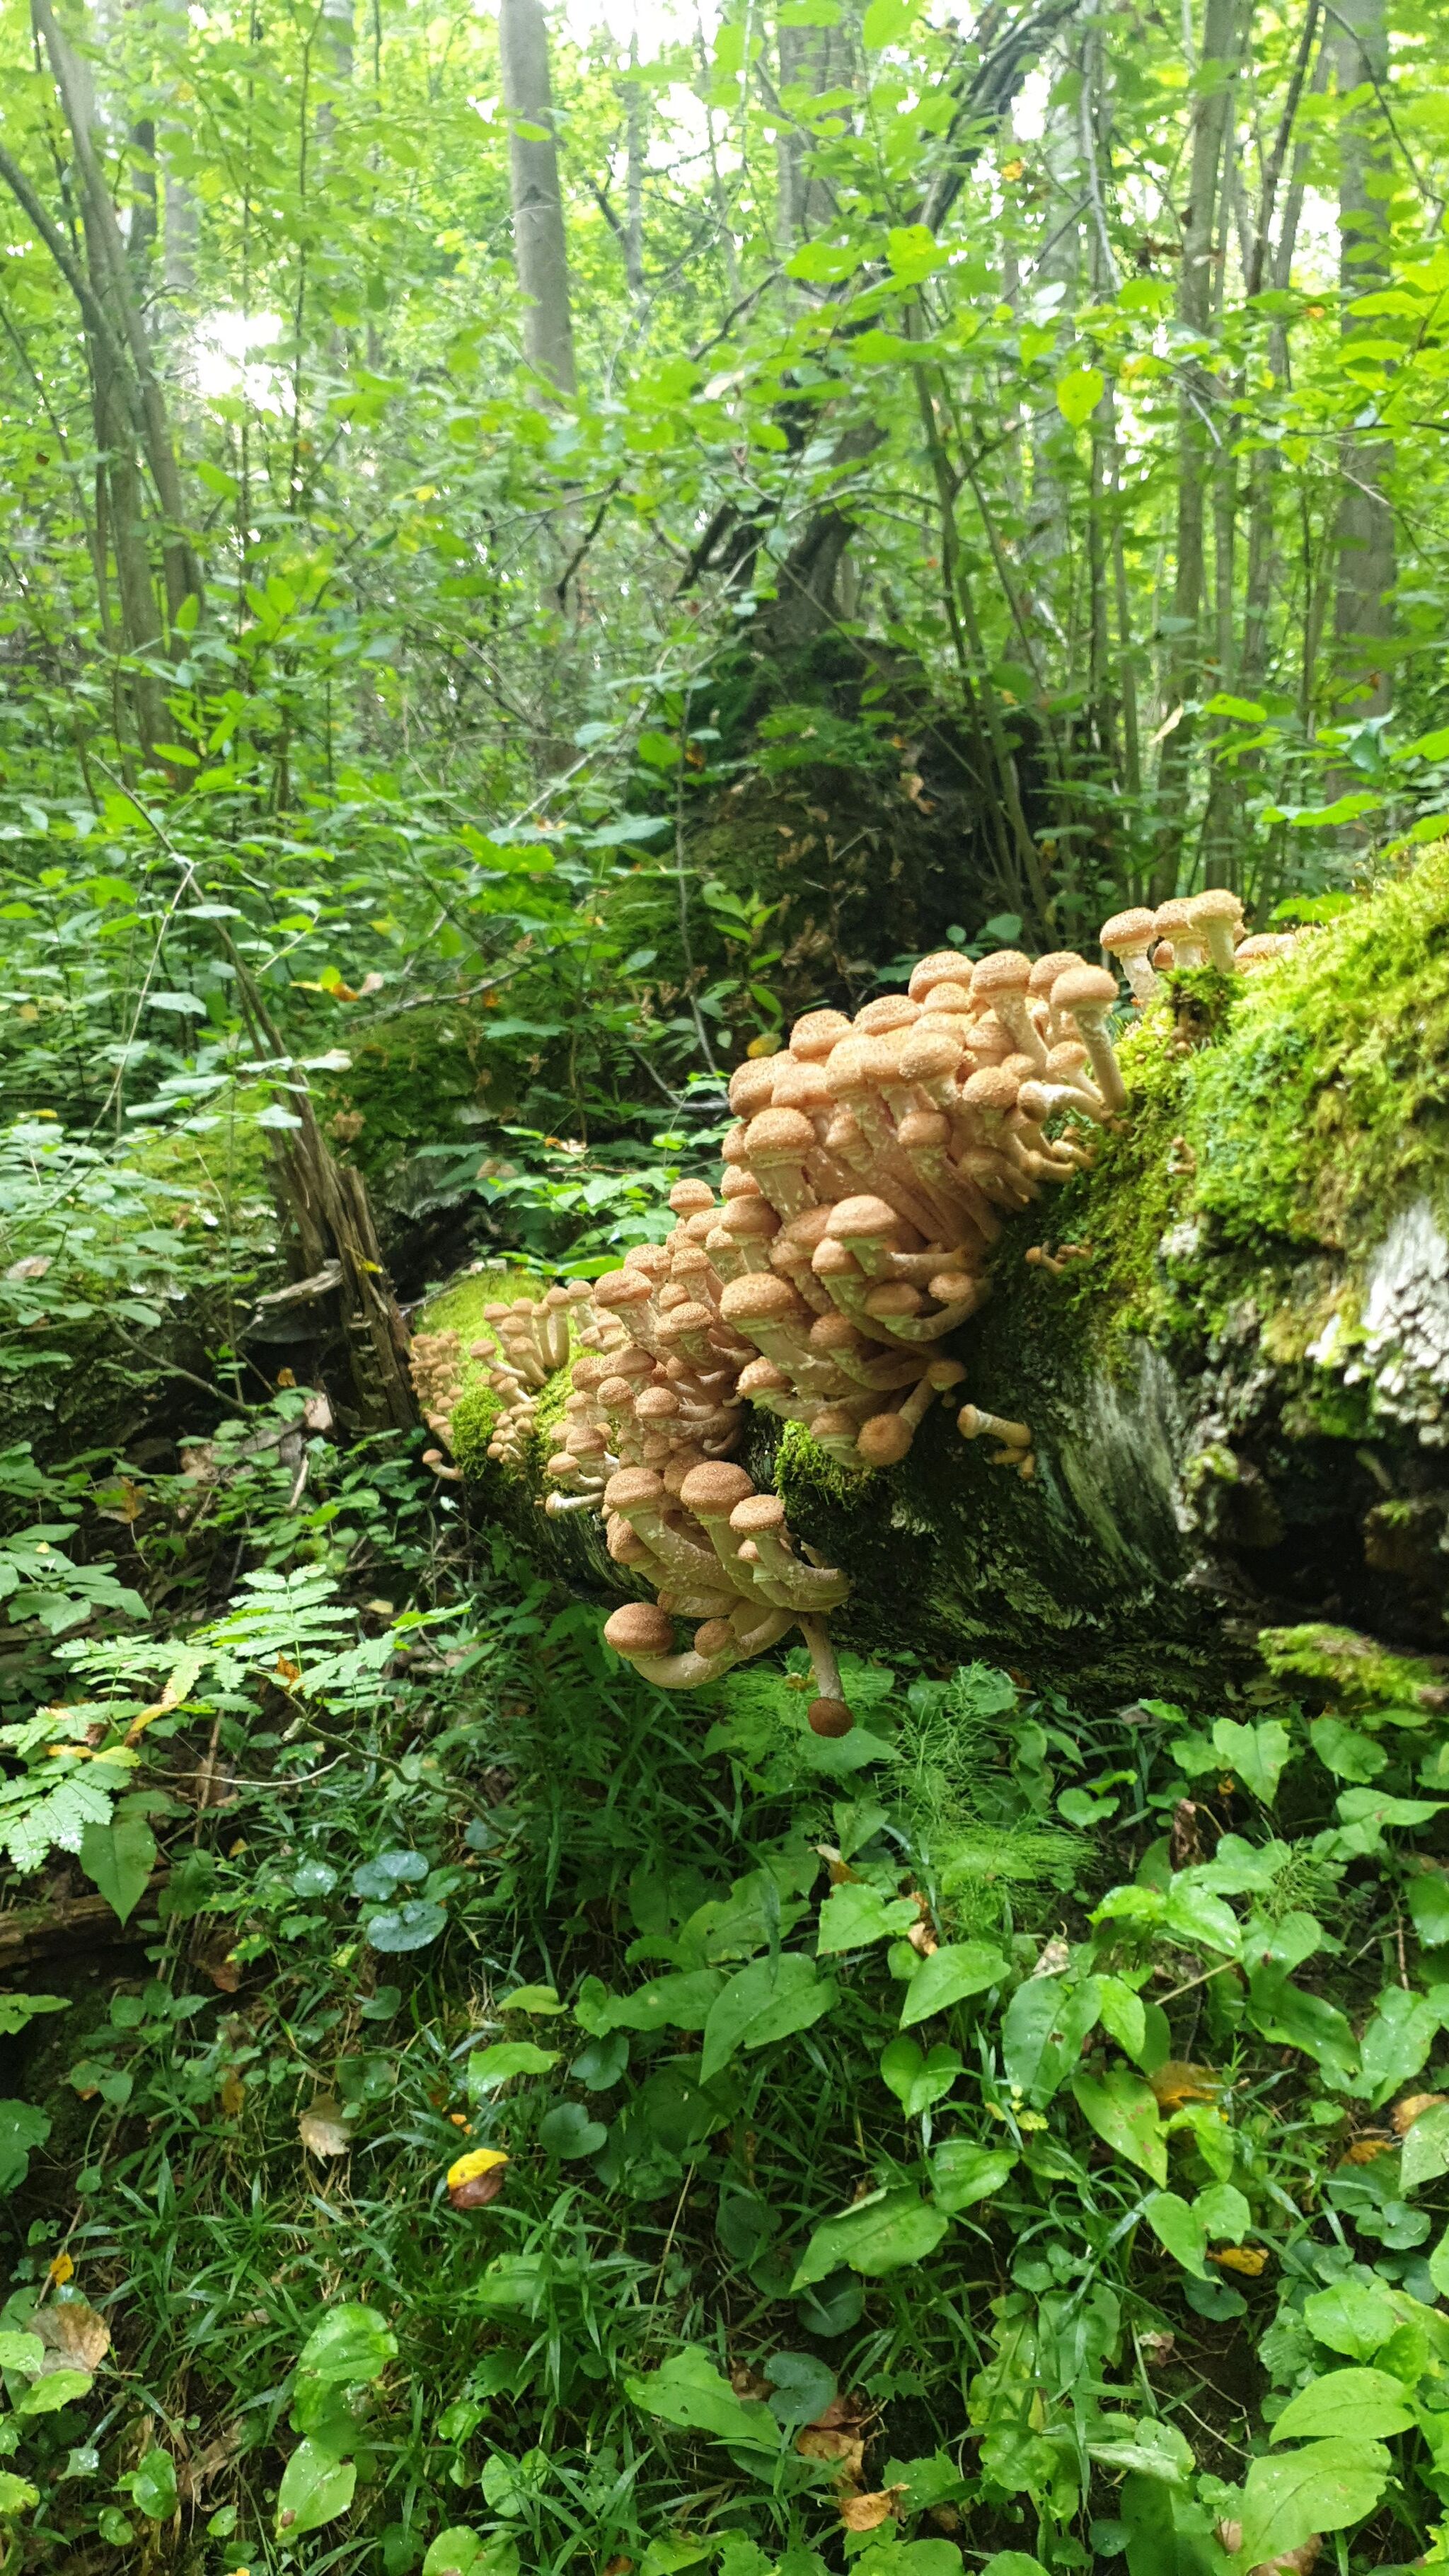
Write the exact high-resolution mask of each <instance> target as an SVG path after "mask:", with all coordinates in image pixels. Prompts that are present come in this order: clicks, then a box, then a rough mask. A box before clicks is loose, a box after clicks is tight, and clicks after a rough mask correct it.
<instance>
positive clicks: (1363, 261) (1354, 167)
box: [1333, 0, 1395, 715]
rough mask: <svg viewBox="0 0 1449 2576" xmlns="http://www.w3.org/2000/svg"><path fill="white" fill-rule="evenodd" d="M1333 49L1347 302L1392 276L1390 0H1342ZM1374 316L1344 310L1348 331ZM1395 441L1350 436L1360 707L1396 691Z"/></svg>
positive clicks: (1347, 495)
mask: <svg viewBox="0 0 1449 2576" xmlns="http://www.w3.org/2000/svg"><path fill="white" fill-rule="evenodd" d="M1334 55H1335V60H1336V65H1337V70H1338V89H1339V96H1340V98H1348V99H1351V100H1352V104H1351V105H1350V106H1349V107H1348V108H1347V109H1346V110H1345V111H1344V118H1343V123H1342V126H1341V128H1340V132H1339V163H1338V222H1339V285H1340V287H1341V289H1342V293H1343V296H1344V299H1345V304H1347V303H1348V302H1349V301H1350V300H1351V299H1352V298H1355V297H1357V296H1361V295H1369V294H1372V293H1373V292H1374V290H1375V289H1376V288H1378V287H1381V286H1386V285H1387V283H1388V243H1389V220H1388V203H1387V199H1388V194H1389V187H1390V181H1391V176H1392V163H1393V144H1392V138H1391V136H1390V133H1389V126H1388V119H1387V117H1386V115H1385V113H1384V107H1383V95H1384V89H1385V86H1386V84H1387V81H1388V68H1389V44H1388V29H1387V25H1386V21H1385V14H1384V0H1337V5H1336V8H1335V14H1334ZM1375 328H1376V325H1375V324H1374V323H1373V322H1369V323H1367V324H1362V323H1359V322H1356V321H1355V320H1354V317H1353V315H1352V314H1351V313H1349V312H1347V311H1346V312H1345V314H1344V322H1343V330H1344V337H1345V339H1346V340H1352V339H1353V337H1354V335H1355V334H1356V333H1357V332H1358V331H1360V330H1364V329H1367V330H1369V331H1372V330H1374V329H1375ZM1393 463H1394V451H1393V447H1392V444H1391V443H1390V441H1389V440H1387V439H1375V438H1362V437H1359V436H1350V437H1347V438H1345V440H1344V442H1343V445H1342V448H1341V451H1340V470H1341V473H1342V477H1343V490H1342V496H1341V498H1340V501H1339V507H1338V529H1337V542H1338V585H1337V594H1336V597H1335V600H1334V617H1333V624H1334V639H1335V647H1336V679H1337V684H1338V687H1339V689H1340V691H1341V692H1343V693H1344V694H1345V695H1346V696H1347V698H1348V699H1349V700H1350V701H1351V711H1352V712H1353V713H1354V714H1355V715H1382V714H1383V713H1384V712H1385V710H1386V709H1387V707H1388V705H1389V702H1390V699H1391V697H1392V695H1393V687H1392V682H1391V680H1390V678H1389V675H1388V673H1387V671H1386V670H1385V668H1384V663H1385V660H1386V658H1387V657H1386V654H1385V651H1384V647H1385V646H1386V644H1387V643H1388V640H1389V638H1390V636H1391V635H1392V633H1393V625H1394V617H1393V608H1392V605H1391V603H1390V600H1389V596H1388V594H1389V593H1390V592H1391V591H1392V589H1393V585H1394V575H1395V550H1394V519H1393V512H1392V510H1391V508H1390V506H1389V503H1388V501H1387V499H1386V497H1385V485H1386V483H1387V482H1388V479H1389V477H1390V475H1391V473H1392V471H1393Z"/></svg>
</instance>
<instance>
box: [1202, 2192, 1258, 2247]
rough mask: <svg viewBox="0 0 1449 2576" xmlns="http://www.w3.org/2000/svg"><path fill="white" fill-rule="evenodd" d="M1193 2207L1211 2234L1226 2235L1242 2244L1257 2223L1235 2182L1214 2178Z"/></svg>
mask: <svg viewBox="0 0 1449 2576" xmlns="http://www.w3.org/2000/svg"><path fill="white" fill-rule="evenodd" d="M1193 2208H1194V2210H1195V2211H1196V2213H1197V2215H1198V2217H1199V2218H1200V2219H1201V2220H1202V2223H1203V2225H1204V2227H1205V2228H1206V2229H1207V2232H1208V2234H1209V2236H1217V2237H1223V2238H1225V2239H1226V2240H1227V2242H1228V2244H1229V2245H1241V2243H1242V2241H1243V2238H1244V2237H1245V2235H1246V2234H1247V2232H1248V2229H1249V2228H1250V2227H1251V2225H1252V2223H1253V2213H1252V2210H1251V2209H1250V2208H1249V2206H1248V2203H1247V2201H1246V2200H1245V2199H1244V2198H1243V2195H1242V2193H1241V2192H1240V2191H1239V2190H1238V2188H1237V2185H1236V2184H1235V2183H1230V2182H1210V2183H1209V2184H1208V2187H1207V2189H1206V2191H1200V2192H1199V2193H1198V2196H1197V2198H1196V2200H1195V2201H1194V2202H1193Z"/></svg>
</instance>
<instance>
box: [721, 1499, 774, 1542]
mask: <svg viewBox="0 0 1449 2576" xmlns="http://www.w3.org/2000/svg"><path fill="white" fill-rule="evenodd" d="M784 1526H785V1506H784V1504H783V1503H782V1502H781V1500H780V1497H779V1495H778V1494H746V1495H745V1496H744V1499H743V1500H742V1501H741V1502H738V1503H736V1505H735V1507H734V1510H733V1511H732V1512H731V1514H730V1528H731V1529H732V1530H738V1531H739V1533H740V1535H741V1537H742V1538H753V1537H754V1535H755V1532H756V1530H775V1529H783V1528H784Z"/></svg>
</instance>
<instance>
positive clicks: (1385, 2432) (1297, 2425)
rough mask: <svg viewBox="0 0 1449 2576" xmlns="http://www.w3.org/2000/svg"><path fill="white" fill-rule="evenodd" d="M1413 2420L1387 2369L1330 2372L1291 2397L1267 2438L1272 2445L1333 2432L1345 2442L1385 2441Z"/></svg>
mask: <svg viewBox="0 0 1449 2576" xmlns="http://www.w3.org/2000/svg"><path fill="white" fill-rule="evenodd" d="M1413 2421H1414V2410H1413V2408H1412V2406H1411V2405H1410V2404H1409V2402H1408V2397H1407V2394H1406V2391H1405V2389H1404V2387H1403V2384H1402V2382H1401V2381H1399V2380H1397V2379H1391V2378H1390V2376H1389V2374H1388V2372H1387V2371H1386V2370H1330V2371H1329V2373H1328V2375H1327V2377H1326V2378H1325V2379H1315V2380H1314V2381H1313V2383H1312V2385H1311V2387H1308V2388H1300V2390H1299V2391H1298V2394H1297V2396H1296V2397H1290V2398H1289V2400H1288V2403H1287V2405H1286V2406H1285V2407H1284V2409H1283V2412H1282V2414H1281V2415H1280V2416H1279V2417H1278V2420H1277V2422H1276V2423H1275V2425H1274V2426H1273V2429H1272V2431H1271V2433H1270V2434H1269V2436H1268V2439H1269V2441H1270V2442H1298V2441H1303V2440H1305V2439H1307V2438H1308V2437H1309V2436H1310V2435H1325V2434H1333V2435H1337V2436H1341V2437H1342V2438H1343V2439H1344V2440H1347V2441H1354V2440H1357V2441H1363V2442H1383V2441H1387V2439H1388V2437H1389V2435H1390V2434H1391V2433H1405V2432H1407V2431H1408V2428H1409V2426H1410V2425H1411V2424H1412V2423H1413Z"/></svg>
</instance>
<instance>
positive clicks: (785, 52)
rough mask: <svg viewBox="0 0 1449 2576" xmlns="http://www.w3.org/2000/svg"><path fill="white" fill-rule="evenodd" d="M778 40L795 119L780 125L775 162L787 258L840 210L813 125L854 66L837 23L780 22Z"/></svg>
mask: <svg viewBox="0 0 1449 2576" xmlns="http://www.w3.org/2000/svg"><path fill="white" fill-rule="evenodd" d="M775 45H776V61H777V64H778V67H779V74H780V105H781V107H782V108H783V109H784V110H785V113H786V116H787V117H788V118H790V120H791V122H790V123H789V124H788V125H786V126H784V127H783V128H782V130H781V134H780V140H779V144H778V147H777V164H776V166H777V169H778V172H779V190H780V197H779V223H778V227H777V230H778V236H779V246H780V257H781V258H782V259H788V258H789V256H790V253H791V251H792V250H796V249H798V247H799V245H800V243H801V242H806V241H811V240H813V239H814V237H815V235H816V234H817V233H819V232H823V231H824V229H825V227H826V225H827V224H829V223H830V222H831V221H832V220H833V218H834V216H835V213H836V207H835V201H834V198H833V197H832V195H831V192H830V189H829V188H828V186H827V185H826V183H825V181H824V180H823V179H822V178H821V177H820V176H819V174H818V173H817V171H816V170H815V169H814V167H813V156H814V151H815V136H814V133H813V131H812V127H813V120H814V117H815V113H816V101H817V100H819V99H820V98H822V97H823V96H824V95H825V92H826V91H827V90H832V89H840V88H844V87H846V86H848V84H849V81H850V68H851V66H850V53H849V45H848V39H847V38H846V36H845V34H844V32H843V30H842V29H841V28H839V27H799V26H789V25H781V26H780V27H778V28H777V29H776V36H775Z"/></svg>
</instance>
